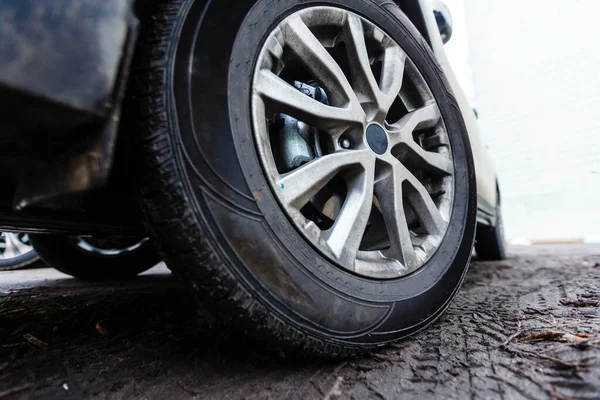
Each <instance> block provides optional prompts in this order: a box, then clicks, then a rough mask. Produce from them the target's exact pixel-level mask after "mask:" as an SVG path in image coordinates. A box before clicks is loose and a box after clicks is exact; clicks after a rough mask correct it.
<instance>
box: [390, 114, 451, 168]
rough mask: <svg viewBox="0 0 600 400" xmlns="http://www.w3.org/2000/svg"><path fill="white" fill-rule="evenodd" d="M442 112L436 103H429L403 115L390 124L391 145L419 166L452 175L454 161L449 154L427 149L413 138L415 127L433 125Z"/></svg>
mask: <svg viewBox="0 0 600 400" xmlns="http://www.w3.org/2000/svg"><path fill="white" fill-rule="evenodd" d="M440 117H441V116H440V113H439V109H438V107H437V105H436V104H435V103H432V104H429V105H427V106H424V107H422V108H419V109H417V110H415V111H412V112H410V113H408V114H407V115H405V116H404V117H402V118H401V119H400V121H398V122H396V123H395V124H393V125H391V126H390V142H391V143H390V145H391V147H392V148H396V149H398V150H399V151H394V152H395V153H400V154H403V155H406V156H407V157H408V158H409V159H410V160H411V161H412V162H414V163H415V164H416V165H417V166H418V167H421V168H426V169H429V170H433V171H435V172H438V173H441V174H446V175H450V174H452V172H453V171H454V168H453V166H452V161H451V160H450V158H449V156H448V155H447V154H443V153H436V152H433V151H427V150H425V149H424V148H422V147H421V146H420V145H419V144H417V143H416V142H415V140H414V138H413V132H414V130H415V129H419V128H427V127H433V126H435V124H437V122H438V121H439V120H440Z"/></svg>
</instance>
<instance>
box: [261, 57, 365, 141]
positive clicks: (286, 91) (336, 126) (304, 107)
mask: <svg viewBox="0 0 600 400" xmlns="http://www.w3.org/2000/svg"><path fill="white" fill-rule="evenodd" d="M254 88H255V90H256V91H257V92H258V93H259V94H260V95H261V96H264V97H266V98H267V99H269V100H271V101H272V102H274V103H276V104H277V105H278V106H279V108H278V111H280V112H283V113H285V114H288V115H290V116H292V117H294V118H297V119H299V120H301V121H303V122H306V123H307V124H309V125H312V126H315V127H317V128H319V129H322V130H324V131H328V132H330V133H335V132H337V131H340V130H341V131H343V130H345V129H346V128H348V127H350V126H353V125H362V124H363V121H364V116H362V115H360V114H358V115H357V114H356V113H354V112H353V111H352V110H350V109H349V108H338V107H332V106H328V105H326V104H323V103H321V102H319V101H317V100H315V99H313V98H311V97H309V96H307V95H305V94H304V93H302V92H301V91H299V90H298V89H296V88H295V87H293V86H292V85H290V84H289V83H287V82H285V81H284V80H283V79H281V78H279V77H278V76H277V75H275V74H274V73H273V72H271V71H269V70H266V69H262V70H260V71H259V72H258V73H257V76H256V79H255V83H254Z"/></svg>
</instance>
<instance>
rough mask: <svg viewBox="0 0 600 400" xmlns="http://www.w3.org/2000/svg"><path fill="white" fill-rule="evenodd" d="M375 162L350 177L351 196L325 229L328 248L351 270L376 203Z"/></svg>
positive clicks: (349, 195)
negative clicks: (327, 228) (374, 191)
mask: <svg viewBox="0 0 600 400" xmlns="http://www.w3.org/2000/svg"><path fill="white" fill-rule="evenodd" d="M374 167H375V162H374V160H372V161H371V162H370V163H368V164H367V165H365V169H364V170H363V171H362V173H360V174H355V175H354V176H353V177H352V178H350V179H348V181H347V184H348V195H347V197H346V201H345V202H344V205H343V206H342V209H341V210H340V214H339V215H338V216H337V218H336V220H335V223H334V224H333V226H332V227H331V228H330V229H329V230H328V231H326V232H325V240H326V241H327V245H328V246H329V249H330V250H331V251H332V252H333V253H334V254H335V256H336V258H337V260H338V262H340V264H342V265H344V266H346V267H348V268H350V269H352V268H353V265H354V260H355V259H356V253H357V252H358V249H359V246H360V243H361V241H362V239H363V235H364V233H365V228H366V226H367V222H368V221H369V215H370V213H371V208H372V205H373V177H374Z"/></svg>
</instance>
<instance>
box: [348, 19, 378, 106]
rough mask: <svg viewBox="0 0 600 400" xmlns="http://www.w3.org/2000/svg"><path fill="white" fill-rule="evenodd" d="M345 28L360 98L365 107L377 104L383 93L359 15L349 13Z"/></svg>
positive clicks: (354, 78)
mask: <svg viewBox="0 0 600 400" xmlns="http://www.w3.org/2000/svg"><path fill="white" fill-rule="evenodd" d="M345 28H346V30H345V34H346V40H345V44H346V49H347V51H348V61H349V66H350V73H351V74H352V82H353V86H354V90H355V92H357V94H358V100H359V101H360V102H361V104H363V107H364V104H370V103H372V104H374V105H375V106H377V104H378V103H379V98H380V97H381V95H382V94H381V91H380V89H379V86H378V84H377V81H376V80H375V76H374V75H373V71H372V70H371V63H370V62H369V55H368V53H367V46H366V43H365V32H364V28H363V24H362V21H361V19H360V18H359V17H358V16H357V15H348V18H347V19H346V26H345Z"/></svg>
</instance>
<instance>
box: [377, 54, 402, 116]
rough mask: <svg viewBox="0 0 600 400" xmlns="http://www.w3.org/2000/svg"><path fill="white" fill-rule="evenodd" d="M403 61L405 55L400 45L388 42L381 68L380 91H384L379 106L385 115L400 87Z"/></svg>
mask: <svg viewBox="0 0 600 400" xmlns="http://www.w3.org/2000/svg"><path fill="white" fill-rule="evenodd" d="M405 61H406V55H405V54H404V52H403V51H402V49H401V48H400V46H398V45H397V44H395V43H390V44H389V45H388V47H386V49H385V52H384V54H383V66H382V68H381V91H382V92H383V93H384V95H383V98H382V103H381V108H382V109H383V111H385V114H386V115H387V113H388V111H389V110H390V107H391V106H392V103H393V102H394V100H395V99H396V97H398V93H400V89H402V80H403V78H404V63H405Z"/></svg>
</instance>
